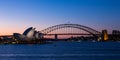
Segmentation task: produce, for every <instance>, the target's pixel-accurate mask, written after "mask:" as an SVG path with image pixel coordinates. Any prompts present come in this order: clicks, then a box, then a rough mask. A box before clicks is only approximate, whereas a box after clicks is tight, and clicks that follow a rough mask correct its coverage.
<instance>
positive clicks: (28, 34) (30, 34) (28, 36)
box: [13, 27, 43, 40]
mask: <svg viewBox="0 0 120 60" xmlns="http://www.w3.org/2000/svg"><path fill="white" fill-rule="evenodd" d="M13 36H14V39H17V40H36V39H37V40H39V39H41V38H43V34H42V33H40V32H39V31H36V30H35V28H33V27H30V28H28V29H26V30H25V31H24V32H23V34H19V33H13Z"/></svg>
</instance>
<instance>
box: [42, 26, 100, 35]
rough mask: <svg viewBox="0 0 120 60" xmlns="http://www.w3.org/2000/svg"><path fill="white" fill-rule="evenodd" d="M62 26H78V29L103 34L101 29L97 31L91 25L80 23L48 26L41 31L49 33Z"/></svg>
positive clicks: (93, 33)
mask: <svg viewBox="0 0 120 60" xmlns="http://www.w3.org/2000/svg"><path fill="white" fill-rule="evenodd" d="M61 28H77V29H81V30H84V31H86V32H88V33H90V34H91V35H96V34H101V32H99V31H96V30H94V29H92V28H90V27H87V26H83V25H79V24H59V25H55V26H51V27H48V28H46V29H44V30H41V31H40V32H41V33H43V34H48V33H50V32H52V31H54V30H58V29H61Z"/></svg>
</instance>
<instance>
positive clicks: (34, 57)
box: [0, 41, 120, 60]
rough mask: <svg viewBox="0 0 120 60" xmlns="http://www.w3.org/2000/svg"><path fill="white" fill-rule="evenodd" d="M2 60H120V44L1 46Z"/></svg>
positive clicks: (70, 43)
mask: <svg viewBox="0 0 120 60" xmlns="http://www.w3.org/2000/svg"><path fill="white" fill-rule="evenodd" d="M0 60H120V43H119V42H62V41H61V42H53V44H33V45H30V44H14V45H12V44H6V45H0Z"/></svg>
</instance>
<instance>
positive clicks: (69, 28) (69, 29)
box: [40, 24, 101, 39]
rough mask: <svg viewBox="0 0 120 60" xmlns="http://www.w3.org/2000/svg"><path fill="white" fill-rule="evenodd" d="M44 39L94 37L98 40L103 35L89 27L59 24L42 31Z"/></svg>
mask: <svg viewBox="0 0 120 60" xmlns="http://www.w3.org/2000/svg"><path fill="white" fill-rule="evenodd" d="M40 32H41V33H42V34H43V36H44V37H46V36H47V37H49V38H50V37H52V38H54V39H60V38H71V37H81V36H89V37H90V36H92V37H94V38H97V39H98V37H99V36H100V35H101V32H99V31H97V30H95V29H92V28H90V27H87V26H83V25H79V24H59V25H55V26H51V27H48V28H46V29H44V30H41V31H40Z"/></svg>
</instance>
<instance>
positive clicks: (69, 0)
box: [0, 0, 120, 35]
mask: <svg viewBox="0 0 120 60" xmlns="http://www.w3.org/2000/svg"><path fill="white" fill-rule="evenodd" d="M68 22H69V23H73V24H80V25H85V26H88V27H91V28H94V29H96V30H98V31H101V30H102V29H108V30H109V31H110V32H111V30H113V29H117V30H120V27H119V26H120V24H119V22H120V1H119V0H0V30H1V31H0V34H2V35H3V34H12V33H13V32H18V33H22V32H23V31H24V30H25V29H26V28H28V27H31V26H33V27H36V28H37V30H42V29H45V28H47V27H49V26H53V25H57V24H64V23H68Z"/></svg>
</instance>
